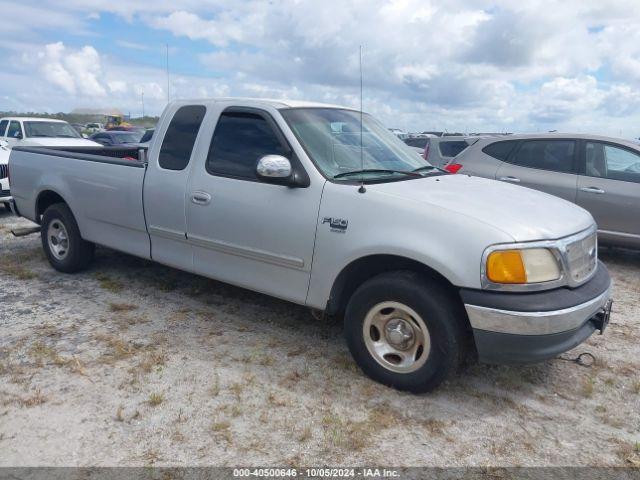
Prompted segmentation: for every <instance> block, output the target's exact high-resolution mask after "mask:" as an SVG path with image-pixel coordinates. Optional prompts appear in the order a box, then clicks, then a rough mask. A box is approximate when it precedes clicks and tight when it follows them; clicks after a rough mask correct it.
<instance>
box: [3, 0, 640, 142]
mask: <svg viewBox="0 0 640 480" xmlns="http://www.w3.org/2000/svg"><path fill="white" fill-rule="evenodd" d="M604 3H606V5H605V4H604ZM604 3H603V2H601V1H593V0H565V1H549V0H529V1H527V2H513V1H509V0H491V1H485V0H451V1H448V2H444V1H429V0H369V1H365V0H342V1H340V2H335V3H334V2H327V1H319V0H307V1H304V2H299V1H296V0H272V1H269V2H266V1H262V0H246V1H238V0H234V1H230V0H200V1H197V0H174V1H165V0H154V1H151V0H137V1H135V0H130V1H126V2H124V1H123V2H114V1H111V2H105V1H102V0H65V1H62V2H60V1H53V0H39V1H34V0H22V1H20V2H18V1H13V0H0V9H1V11H3V12H5V21H4V22H3V27H2V28H1V29H0V55H2V58H4V59H5V61H4V63H3V68H2V69H0V109H2V110H18V111H29V110H32V111H48V112H55V111H70V110H72V109H73V108H78V107H116V108H120V109H122V110H123V111H125V112H131V113H132V114H133V115H139V114H140V113H141V110H142V104H141V95H142V93H143V92H144V98H145V109H146V112H147V113H153V114H159V113H160V112H161V111H162V108H163V107H164V105H165V104H166V98H167V79H166V75H165V45H167V44H168V45H169V52H170V69H171V82H170V94H171V97H172V98H188V97H191V98H192V97H202V96H221V95H224V96H255V97H272V98H273V97H275V98H284V97H292V98H299V99H307V100H317V101H327V102H331V103H340V104H347V105H350V106H357V104H358V99H359V92H358V85H359V79H358V62H357V60H358V58H357V57H358V48H359V45H363V46H364V84H365V94H364V97H365V105H364V106H365V110H367V111H369V112H371V113H374V114H376V115H377V116H379V117H380V118H381V119H382V120H383V121H384V122H385V123H386V124H387V125H388V126H393V127H398V128H403V129H407V130H412V131H421V130H429V129H447V130H449V131H452V130H458V131H460V130H469V131H471V130H475V131H545V130H548V129H557V130H561V131H579V132H594V133H604V134H611V135H617V136H623V137H627V138H637V137H638V136H640V9H638V8H637V1H635V0H609V1H608V2H604Z"/></svg>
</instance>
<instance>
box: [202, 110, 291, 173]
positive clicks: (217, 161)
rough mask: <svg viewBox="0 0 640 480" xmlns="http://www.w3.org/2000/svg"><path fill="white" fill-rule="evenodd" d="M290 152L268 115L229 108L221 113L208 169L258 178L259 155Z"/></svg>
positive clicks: (284, 154) (209, 155)
mask: <svg viewBox="0 0 640 480" xmlns="http://www.w3.org/2000/svg"><path fill="white" fill-rule="evenodd" d="M290 153H291V151H290V149H289V147H288V146H287V145H285V144H284V143H283V142H282V141H281V140H280V138H279V137H278V135H277V134H276V132H275V130H274V129H273V127H272V125H271V124H270V122H269V121H268V120H267V118H266V117H265V116H263V115H262V114H259V113H257V112H256V113H254V112H246V111H227V112H222V114H221V115H220V119H219V120H218V124H217V125H216V128H215V131H214V133H213V139H212V140H211V145H210V147H209V154H208V155H207V162H206V169H207V172H209V173H210V174H212V175H217V176H223V177H231V178H238V179H244V180H254V181H256V180H258V176H257V174H256V167H257V164H258V160H260V158H262V157H264V156H265V155H282V156H289V155H290Z"/></svg>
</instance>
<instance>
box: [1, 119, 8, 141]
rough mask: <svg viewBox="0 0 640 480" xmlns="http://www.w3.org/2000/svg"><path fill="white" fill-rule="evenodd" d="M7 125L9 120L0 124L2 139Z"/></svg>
mask: <svg viewBox="0 0 640 480" xmlns="http://www.w3.org/2000/svg"><path fill="white" fill-rule="evenodd" d="M7 125H9V120H2V121H1V122H0V137H4V136H5V135H4V134H5V133H6V131H7Z"/></svg>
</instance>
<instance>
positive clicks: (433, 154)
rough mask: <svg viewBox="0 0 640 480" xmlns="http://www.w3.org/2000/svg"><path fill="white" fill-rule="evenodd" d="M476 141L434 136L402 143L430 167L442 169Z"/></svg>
mask: <svg viewBox="0 0 640 480" xmlns="http://www.w3.org/2000/svg"><path fill="white" fill-rule="evenodd" d="M477 141H478V137H475V136H473V137H463V136H458V135H456V136H442V137H437V136H435V135H429V136H426V135H425V136H420V137H413V138H406V139H404V142H405V143H406V144H407V145H409V146H410V147H411V148H413V149H414V150H416V151H418V152H419V153H420V155H422V158H424V159H425V160H427V161H428V162H429V163H430V164H431V165H433V166H435V167H438V168H442V167H444V166H445V165H446V164H447V163H449V162H450V161H451V159H452V158H453V157H455V156H456V155H459V154H460V153H461V152H462V151H463V150H464V149H465V148H467V147H468V146H469V145H473V143H475V142H477Z"/></svg>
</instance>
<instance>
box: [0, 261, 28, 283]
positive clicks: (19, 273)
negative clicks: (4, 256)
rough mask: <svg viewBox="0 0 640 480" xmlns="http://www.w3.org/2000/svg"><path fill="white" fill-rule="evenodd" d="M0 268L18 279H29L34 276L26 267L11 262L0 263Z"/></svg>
mask: <svg viewBox="0 0 640 480" xmlns="http://www.w3.org/2000/svg"><path fill="white" fill-rule="evenodd" d="M0 270H2V271H3V272H4V273H6V274H7V275H9V276H11V277H14V278H17V279H18V280H31V279H33V278H35V277H36V274H35V273H33V272H32V271H31V270H29V269H28V268H26V267H24V266H22V265H19V264H17V263H13V262H6V263H0Z"/></svg>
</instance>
